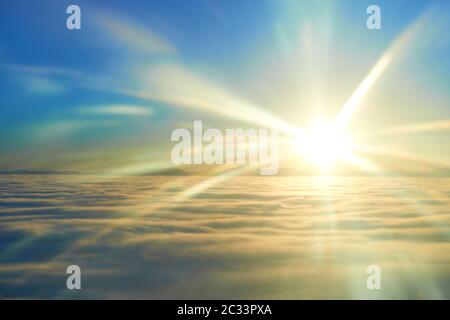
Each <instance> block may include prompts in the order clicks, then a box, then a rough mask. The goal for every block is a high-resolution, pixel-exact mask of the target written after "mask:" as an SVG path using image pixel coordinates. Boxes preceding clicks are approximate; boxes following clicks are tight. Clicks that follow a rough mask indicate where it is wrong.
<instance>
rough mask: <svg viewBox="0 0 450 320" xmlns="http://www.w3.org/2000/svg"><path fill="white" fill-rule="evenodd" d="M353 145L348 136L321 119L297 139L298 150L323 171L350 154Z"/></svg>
mask: <svg viewBox="0 0 450 320" xmlns="http://www.w3.org/2000/svg"><path fill="white" fill-rule="evenodd" d="M351 145H352V144H351V140H350V138H349V136H348V135H346V134H344V133H343V132H342V131H340V130H338V129H337V128H336V127H335V126H333V125H332V124H330V123H328V122H327V121H325V120H323V119H321V118H318V119H316V120H315V121H314V122H313V123H312V125H311V126H310V127H309V128H308V129H306V130H303V131H301V132H300V133H299V134H298V136H297V137H296V139H295V147H296V150H297V151H298V152H299V153H301V154H302V155H303V156H304V157H305V158H306V159H308V160H309V161H310V162H311V163H313V164H314V165H316V166H318V167H320V168H321V169H323V170H327V169H329V168H331V167H332V165H333V164H334V163H336V161H338V160H339V159H342V158H344V157H345V156H346V155H347V154H348V153H349V152H350V150H351Z"/></svg>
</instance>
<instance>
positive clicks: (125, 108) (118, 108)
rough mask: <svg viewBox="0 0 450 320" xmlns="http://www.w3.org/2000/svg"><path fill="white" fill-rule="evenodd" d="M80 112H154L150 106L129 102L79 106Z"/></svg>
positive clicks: (105, 113)
mask: <svg viewBox="0 0 450 320" xmlns="http://www.w3.org/2000/svg"><path fill="white" fill-rule="evenodd" d="M77 110H78V112H80V113H82V114H93V115H94V114H98V115H117V116H147V115H151V114H152V113H153V110H152V109H151V108H148V107H142V106H136V105H128V104H112V105H102V106H89V107H88V106H86V107H79V108H78V109H77Z"/></svg>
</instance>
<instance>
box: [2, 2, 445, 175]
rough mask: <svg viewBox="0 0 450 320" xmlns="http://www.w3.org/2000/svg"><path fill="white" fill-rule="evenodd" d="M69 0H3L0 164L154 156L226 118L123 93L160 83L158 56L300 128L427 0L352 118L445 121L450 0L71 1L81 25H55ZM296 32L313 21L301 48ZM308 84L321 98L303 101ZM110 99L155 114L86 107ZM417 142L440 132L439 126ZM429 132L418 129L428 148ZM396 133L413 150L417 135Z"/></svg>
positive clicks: (358, 75) (332, 105)
mask: <svg viewBox="0 0 450 320" xmlns="http://www.w3.org/2000/svg"><path fill="white" fill-rule="evenodd" d="M372 3H376V4H378V5H379V6H380V7H381V9H382V25H383V29H382V30H380V31H372V32H370V31H368V30H367V28H366V18H367V15H366V13H365V10H366V8H367V6H368V5H370V4H372ZM69 4H72V2H71V1H23V0H19V1H2V4H1V13H0V33H1V38H0V39H1V40H0V60H1V68H0V134H1V135H2V137H3V138H2V139H1V141H0V151H1V152H2V160H3V161H2V162H3V165H2V167H5V168H10V167H16V166H20V167H27V166H30V167H45V166H47V167H48V166H60V167H62V168H70V167H71V166H72V165H73V163H72V162H71V163H65V162H64V161H63V160H61V161H57V164H55V163H56V162H53V161H50V160H49V159H47V158H46V157H45V156H46V155H48V153H49V152H52V153H53V152H54V153H58V154H64V153H66V152H69V151H80V152H81V151H83V152H84V151H86V150H92V149H97V150H99V151H100V150H102V148H107V147H110V148H115V149H116V151H119V150H121V149H122V148H127V147H129V146H130V145H133V146H135V147H136V148H137V149H140V148H144V147H145V148H147V147H148V148H149V150H153V151H155V152H156V151H158V152H161V153H164V151H163V148H162V147H161V145H167V144H168V143H169V139H168V138H167V137H168V133H170V131H171V130H173V128H174V127H175V126H177V125H178V124H179V123H185V122H192V120H195V119H196V118H200V117H204V119H208V120H210V121H211V124H217V123H222V122H224V121H226V120H227V119H223V118H221V117H218V116H217V115H214V114H209V113H206V114H204V113H203V112H202V111H201V110H198V109H195V108H192V109H186V108H179V106H174V105H173V103H172V102H171V101H168V100H167V99H160V98H158V99H153V98H150V99H149V98H148V97H145V98H143V97H142V96H139V95H136V94H134V93H132V94H130V92H128V91H127V90H132V91H133V92H135V90H136V91H142V90H144V91H145V92H146V93H149V94H150V95H154V91H155V88H156V87H158V86H159V85H161V84H160V83H158V82H156V83H155V81H153V82H152V83H151V84H150V83H148V84H147V82H146V81H147V74H146V70H148V69H152V68H154V67H155V66H156V67H159V66H160V65H176V66H177V68H178V69H176V70H178V71H179V70H180V69H181V68H182V70H183V72H184V71H188V72H189V75H195V76H197V75H201V76H202V79H208V80H207V81H206V82H209V81H211V83H220V84H221V88H224V90H225V88H226V90H227V92H232V93H233V95H234V96H239V97H242V98H243V99H245V100H247V101H251V102H252V103H254V104H255V105H258V106H260V107H261V109H263V110H265V111H268V112H270V113H273V114H276V115H277V116H279V117H280V118H282V119H284V120H290V121H293V122H294V124H295V125H298V126H302V125H305V124H306V123H307V122H308V121H310V117H312V116H313V115H314V114H315V113H318V112H319V113H321V114H323V115H324V116H327V117H332V116H335V115H336V113H337V112H338V111H339V109H340V107H341V106H342V104H343V103H344V102H345V100H346V99H347V98H348V97H349V96H350V95H351V94H352V91H353V90H354V89H355V88H356V86H357V85H358V84H359V83H360V82H361V81H362V79H363V78H364V77H365V75H366V74H367V73H368V72H369V71H370V69H371V68H372V66H373V65H374V64H375V63H376V61H377V59H378V58H379V57H380V56H381V55H382V54H383V53H384V52H385V51H386V50H387V48H389V46H390V45H391V43H393V42H394V41H395V39H397V37H398V36H399V35H400V34H401V33H402V32H403V31H404V30H405V29H407V28H408V26H410V25H411V24H413V23H414V21H416V19H418V18H420V16H421V15H423V14H424V12H425V11H426V10H427V9H430V8H434V9H432V11H433V13H432V14H433V16H432V19H429V21H428V22H427V23H428V24H427V25H426V26H425V27H424V28H423V31H421V32H422V33H420V34H419V35H418V36H417V38H416V39H414V41H412V42H413V43H412V45H411V46H410V47H408V48H407V49H405V50H404V51H405V52H403V53H402V56H401V57H400V58H399V59H398V61H394V62H393V63H392V68H390V69H389V70H388V71H387V72H386V75H385V77H384V78H382V80H383V81H380V82H379V83H377V85H376V87H375V88H374V89H373V90H372V91H371V92H370V93H369V96H368V100H369V103H368V104H370V107H368V108H366V110H365V111H364V115H365V117H364V118H361V119H359V118H357V119H356V121H355V123H354V126H355V131H358V130H359V131H360V130H362V129H367V128H370V129H374V130H375V129H377V128H378V129H379V128H381V127H384V126H386V127H390V126H395V125H400V124H407V123H417V122H427V121H436V120H442V119H448V118H449V117H450V111H449V109H450V106H449V104H448V101H449V93H448V89H447V88H448V85H449V83H450V65H449V61H448V60H449V59H448V58H447V57H448V56H449V54H450V46H449V37H448V35H447V34H446V32H444V30H447V29H446V27H448V23H446V22H445V21H448V19H447V20H446V19H445V18H446V17H448V16H446V13H447V12H448V10H449V7H450V5H449V4H448V2H446V1H435V2H432V1H413V2H412V1H375V2H374V1H359V2H357V1H350V0H341V1H325V0H321V1H294V0H292V1H288V0H282V1H279V0H268V1H256V0H244V1H237V0H231V1H218V0H193V1H178V0H169V1H167V0H158V1H117V0H116V1H77V2H76V4H78V5H79V6H80V7H81V11H82V29H81V30H76V31H69V30H67V29H66V28H65V20H66V17H67V14H66V13H65V9H66V7H67V6H68V5H69ZM430 22H431V23H430ZM118 30H119V32H121V34H117V32H118ZM301 30H309V31H308V32H309V33H310V37H311V39H306V40H307V41H310V42H311V43H312V44H310V48H309V49H310V50H311V51H310V52H308V50H306V49H307V48H305V45H304V43H303V41H305V37H304V35H305V34H304V33H302V31H301ZM146 35H147V36H148V35H150V37H151V38H153V40H151V41H148V39H146V38H145V36H146ZM155 39H156V40H155ZM299 43H301V44H300V45H299ZM171 70H172V71H173V69H171ZM163 71H164V72H165V71H167V70H166V69H164V70H163ZM164 72H163V73H164ZM164 74H165V73H164ZM309 74H313V78H311V79H310V78H308V77H309ZM168 78H169V80H170V77H169V76H168ZM165 89H169V90H170V89H172V88H171V87H170V84H169V86H168V88H165ZM316 90H318V92H319V91H320V99H321V106H320V107H313V106H312V105H313V103H312V100H313V98H312V94H311V92H314V91H316ZM124 91H127V92H124ZM174 91H176V90H174ZM369 98H370V99H369ZM425 101H429V105H426V106H425V105H424V104H425ZM117 105H126V106H137V107H142V108H148V109H149V110H151V111H149V112H148V114H146V115H145V116H141V117H133V116H124V115H122V116H121V117H118V115H117V114H112V113H105V114H102V113H101V112H84V111H85V110H87V109H89V108H91V109H92V110H97V111H98V110H100V109H101V110H105V106H117ZM368 119H370V121H369V120H368ZM241 120H242V119H241ZM230 121H232V122H233V121H237V122H239V121H240V119H230ZM427 137H432V138H430V139H434V140H432V141H440V140H444V141H445V140H446V139H447V140H448V135H447V134H444V133H442V131H440V132H439V133H438V134H435V135H434V136H433V135H432V134H430V135H429V136H427ZM427 137H425V138H421V139H422V140H423V139H425V141H424V148H426V146H427V145H429V142H430V140H428V139H429V138H427ZM399 139H401V138H399ZM419 140H420V139H419ZM399 141H401V143H402V144H403V145H405V146H409V147H411V148H413V146H414V145H416V143H417V141H416V140H412V141H410V140H408V139H407V141H403V140H399ZM399 143H400V142H399ZM438 151H439V152H440V151H442V148H436V150H434V151H433V150H431V151H430V150H427V152H438ZM448 151H450V150H448ZM158 152H156V153H158ZM445 152H447V150H445ZM34 156H36V158H40V157H43V159H46V160H42V161H34V158H35V157H34ZM432 156H434V155H432ZM87 157H88V156H87ZM444 157H445V158H448V154H447V153H446V156H444ZM88 167H89V166H88ZM93 167H95V165H93Z"/></svg>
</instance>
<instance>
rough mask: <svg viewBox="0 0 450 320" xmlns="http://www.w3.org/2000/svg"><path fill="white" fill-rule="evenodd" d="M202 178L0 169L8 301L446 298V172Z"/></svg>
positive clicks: (449, 233)
mask: <svg viewBox="0 0 450 320" xmlns="http://www.w3.org/2000/svg"><path fill="white" fill-rule="evenodd" d="M205 179H208V177H126V178H110V177H109V178H105V177H103V178H102V177H91V176H1V177H0V180H1V183H0V296H1V297H3V298H194V299H195V298H289V299H297V298H298V299H300V298H312V299H314V298H344V299H347V298H348V299H360V298H369V299H371V298H431V299H439V298H447V299H448V298H450V290H449V288H450V286H449V284H450V272H449V270H450V268H449V266H450V255H449V252H450V250H449V249H450V223H449V212H448V207H449V198H450V179H448V178H335V179H333V180H325V179H320V178H291V177H281V178H275V177H270V178H267V177H232V178H230V179H229V180H227V181H225V182H222V183H221V184H220V185H213V186H212V187H211V188H210V189H207V190H204V191H203V192H202V193H199V194H194V195H193V196H192V197H190V198H183V200H182V201H175V200H177V199H179V197H180V194H182V193H183V192H184V193H183V194H185V193H186V190H189V188H192V187H193V186H195V185H197V184H199V183H202V182H203V181H204V180H205ZM71 264H76V265H79V266H80V267H81V270H82V290H81V291H77V292H73V291H69V290H67V289H66V287H65V284H66V276H67V275H66V274H65V270H66V267H67V266H68V265H71ZM372 264H376V265H379V266H380V267H381V270H382V290H381V291H369V290H367V289H366V279H367V274H366V269H367V266H369V265H372Z"/></svg>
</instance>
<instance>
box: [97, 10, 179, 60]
mask: <svg viewBox="0 0 450 320" xmlns="http://www.w3.org/2000/svg"><path fill="white" fill-rule="evenodd" d="M97 21H98V23H99V24H100V26H101V27H103V28H104V29H105V30H107V32H109V33H110V35H111V36H112V37H113V39H116V40H119V41H120V42H121V43H122V44H126V45H127V47H125V48H128V49H133V50H139V51H140V52H144V53H148V54H159V55H174V54H176V53H177V49H176V47H175V46H174V45H173V44H172V43H171V42H169V41H168V40H166V39H165V38H164V37H162V36H160V35H159V34H158V33H156V32H155V31H153V30H151V29H150V28H149V27H146V26H145V27H144V26H143V25H141V24H140V23H138V22H136V21H133V20H131V19H130V20H126V19H124V18H122V17H121V16H119V15H112V14H104V13H101V14H100V13H99V14H98V18H97Z"/></svg>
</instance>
